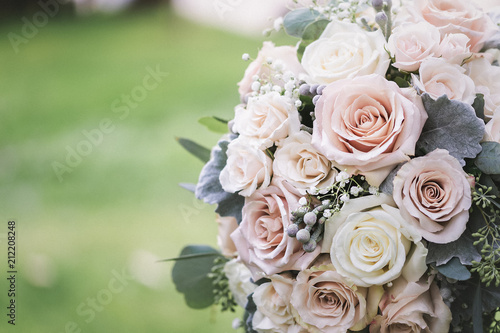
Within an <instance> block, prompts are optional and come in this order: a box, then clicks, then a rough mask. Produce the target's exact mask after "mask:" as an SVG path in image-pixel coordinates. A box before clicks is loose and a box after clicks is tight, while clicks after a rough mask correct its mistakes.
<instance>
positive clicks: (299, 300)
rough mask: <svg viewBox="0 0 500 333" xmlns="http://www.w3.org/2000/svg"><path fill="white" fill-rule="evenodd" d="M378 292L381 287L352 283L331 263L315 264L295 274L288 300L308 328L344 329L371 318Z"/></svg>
mask: <svg viewBox="0 0 500 333" xmlns="http://www.w3.org/2000/svg"><path fill="white" fill-rule="evenodd" d="M381 295H382V293H381V292H380V289H379V290H373V291H370V293H369V289H368V288H362V287H358V286H355V285H354V284H353V283H352V282H350V281H349V280H347V279H345V278H344V277H342V276H341V275H340V274H339V273H337V272H336V271H335V270H334V268H333V266H332V265H331V264H330V265H321V266H316V265H315V266H314V267H312V268H311V269H307V270H304V271H301V272H299V274H298V275H297V281H296V282H295V283H294V286H293V291H292V296H291V300H290V303H291V304H292V306H293V310H294V313H295V316H296V320H297V322H298V323H299V324H300V325H302V326H303V327H304V328H306V329H307V330H308V331H309V332H325V333H337V332H338V333H344V332H347V330H348V329H353V330H356V331H358V330H361V329H363V328H364V327H366V325H367V324H369V323H370V322H371V320H372V319H373V317H374V316H375V315H376V313H377V304H378V301H379V300H380V297H381ZM368 296H370V297H371V301H369V300H367V298H368Z"/></svg>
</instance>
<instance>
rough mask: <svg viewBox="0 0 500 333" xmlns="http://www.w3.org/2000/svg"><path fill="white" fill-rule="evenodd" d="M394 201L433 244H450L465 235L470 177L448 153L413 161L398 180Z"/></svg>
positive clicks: (408, 219) (469, 202) (438, 151)
mask: <svg viewBox="0 0 500 333" xmlns="http://www.w3.org/2000/svg"><path fill="white" fill-rule="evenodd" d="M393 183H394V190H393V197H394V201H395V202H396V204H397V205H398V207H399V209H400V211H401V215H402V216H403V217H404V218H405V220H406V221H408V222H409V223H411V224H412V225H413V226H414V227H415V228H416V229H417V230H418V232H419V233H420V234H421V235H422V237H424V238H425V239H427V240H428V241H431V242H433V243H440V244H445V243H450V242H452V241H455V240H457V239H458V238H459V237H460V235H462V233H463V232H464V231H465V227H466V224H467V221H468V220H469V208H470V206H471V190H470V185H469V182H468V177H467V174H466V173H465V172H464V171H463V169H462V167H461V165H460V163H459V162H458V160H457V159H456V158H454V157H453V156H451V155H450V154H449V153H448V151H446V150H443V149H436V150H434V151H433V152H431V153H429V154H427V155H425V156H423V157H418V158H414V159H412V160H411V161H410V162H408V163H406V164H404V165H403V166H402V167H401V169H399V171H398V173H397V174H396V177H395V178H394V182H393Z"/></svg>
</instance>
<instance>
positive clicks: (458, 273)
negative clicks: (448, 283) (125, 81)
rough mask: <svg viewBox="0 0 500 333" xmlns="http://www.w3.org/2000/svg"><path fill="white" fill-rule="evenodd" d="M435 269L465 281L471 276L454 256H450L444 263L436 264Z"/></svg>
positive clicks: (447, 275)
mask: <svg viewBox="0 0 500 333" xmlns="http://www.w3.org/2000/svg"><path fill="white" fill-rule="evenodd" d="M436 269H437V270H438V271H439V272H440V273H441V274H443V275H444V276H446V277H449V278H452V279H455V280H458V281H465V280H468V279H470V277H471V274H470V272H469V270H468V269H467V268H466V267H465V266H463V265H462V264H461V263H460V260H459V259H458V258H456V257H454V258H452V259H451V260H450V261H448V262H447V263H446V264H444V265H440V266H436Z"/></svg>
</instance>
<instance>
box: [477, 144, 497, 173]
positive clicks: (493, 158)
mask: <svg viewBox="0 0 500 333" xmlns="http://www.w3.org/2000/svg"><path fill="white" fill-rule="evenodd" d="M481 146H482V147H483V149H482V150H481V152H480V153H479V155H478V156H477V158H476V160H475V164H476V166H477V167H478V168H479V170H481V171H482V172H484V173H486V174H489V175H498V174H500V143H498V142H493V141H486V142H482V143H481Z"/></svg>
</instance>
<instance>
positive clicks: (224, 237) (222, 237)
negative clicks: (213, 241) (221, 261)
mask: <svg viewBox="0 0 500 333" xmlns="http://www.w3.org/2000/svg"><path fill="white" fill-rule="evenodd" d="M216 220H217V226H218V231H219V232H218V235H217V245H218V246H219V249H220V250H221V252H222V255H224V256H226V257H233V256H235V253H236V246H235V245H234V243H233V240H232V239H231V237H230V235H231V234H232V233H233V231H235V230H236V228H238V222H237V221H236V219H235V218H234V217H233V216H220V215H218V214H217V218H216Z"/></svg>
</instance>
